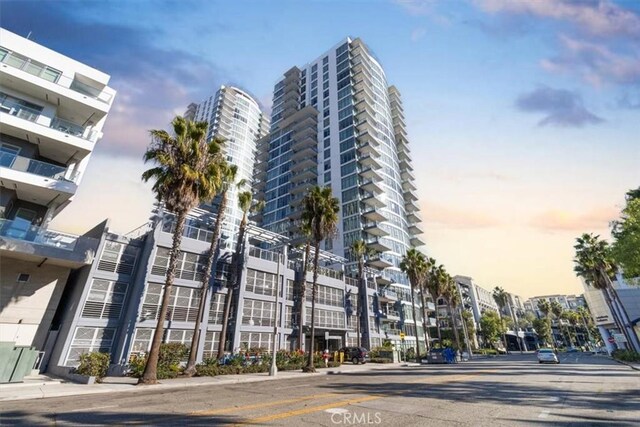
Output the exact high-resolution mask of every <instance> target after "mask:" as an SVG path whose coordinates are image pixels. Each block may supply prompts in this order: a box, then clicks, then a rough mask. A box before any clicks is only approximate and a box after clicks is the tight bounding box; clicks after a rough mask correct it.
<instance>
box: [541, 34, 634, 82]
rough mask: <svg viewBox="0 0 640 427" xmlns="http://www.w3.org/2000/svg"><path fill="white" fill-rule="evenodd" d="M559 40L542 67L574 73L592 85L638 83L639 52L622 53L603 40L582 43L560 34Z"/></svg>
mask: <svg viewBox="0 0 640 427" xmlns="http://www.w3.org/2000/svg"><path fill="white" fill-rule="evenodd" d="M560 41H561V43H560V45H561V49H560V53H559V54H557V55H556V56H554V57H552V58H550V59H545V60H543V61H542V62H541V65H542V67H543V68H544V69H546V70H548V71H552V72H566V71H572V72H577V73H579V74H581V75H582V77H583V78H584V79H585V80H586V81H587V82H589V83H591V84H593V85H595V86H600V85H602V84H604V83H608V82H612V83H617V84H622V85H625V84H633V83H639V82H640V53H639V52H636V53H631V52H626V53H623V54H621V53H617V52H615V51H613V50H612V49H610V48H608V47H607V46H606V45H604V44H603V43H595V42H585V41H581V40H577V39H575V38H572V37H569V36H566V35H562V36H560ZM639 43H640V41H639Z"/></svg>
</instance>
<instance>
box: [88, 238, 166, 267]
mask: <svg viewBox="0 0 640 427" xmlns="http://www.w3.org/2000/svg"><path fill="white" fill-rule="evenodd" d="M137 256H138V248H137V247H135V246H133V245H126V244H124V243H118V242H113V241H111V240H107V241H106V242H105V245H104V249H103V250H102V255H101V256H100V262H98V270H102V271H109V272H112V273H118V274H127V275H131V274H132V273H133V267H134V266H135V264H136V258H137ZM167 262H168V258H167Z"/></svg>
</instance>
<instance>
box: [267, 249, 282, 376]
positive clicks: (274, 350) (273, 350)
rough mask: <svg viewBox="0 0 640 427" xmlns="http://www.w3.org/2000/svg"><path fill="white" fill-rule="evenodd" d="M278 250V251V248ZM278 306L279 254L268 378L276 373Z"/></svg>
mask: <svg viewBox="0 0 640 427" xmlns="http://www.w3.org/2000/svg"><path fill="white" fill-rule="evenodd" d="M278 250H280V249H279V248H278ZM279 305H280V252H278V262H277V267H276V307H275V310H273V343H272V344H271V367H270V368H269V376H270V377H275V376H276V374H277V373H278V366H277V365H276V353H277V351H278V350H277V346H278V311H279V310H278V308H279Z"/></svg>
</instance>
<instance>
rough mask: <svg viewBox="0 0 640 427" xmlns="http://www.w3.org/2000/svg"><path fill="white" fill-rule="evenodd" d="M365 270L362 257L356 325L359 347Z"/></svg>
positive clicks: (359, 267) (359, 268) (359, 266)
mask: <svg viewBox="0 0 640 427" xmlns="http://www.w3.org/2000/svg"><path fill="white" fill-rule="evenodd" d="M363 272H364V265H363V263H362V257H360V258H359V259H358V298H357V299H356V300H357V302H358V303H357V306H356V312H357V313H356V318H357V324H358V326H357V327H356V329H357V336H358V338H357V339H358V341H357V343H358V347H361V346H362V342H361V341H360V325H361V324H362V322H361V319H360V317H361V316H362V313H363V310H362V295H363V292H366V291H364V289H365V287H364V277H362V274H363Z"/></svg>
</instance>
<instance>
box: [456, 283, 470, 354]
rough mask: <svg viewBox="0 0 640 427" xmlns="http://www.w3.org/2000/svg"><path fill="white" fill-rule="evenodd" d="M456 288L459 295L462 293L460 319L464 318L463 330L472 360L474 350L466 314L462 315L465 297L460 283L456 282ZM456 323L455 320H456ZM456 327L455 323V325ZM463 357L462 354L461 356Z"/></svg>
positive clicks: (459, 308)
mask: <svg viewBox="0 0 640 427" xmlns="http://www.w3.org/2000/svg"><path fill="white" fill-rule="evenodd" d="M456 288H458V295H460V305H461V306H462V307H458V310H459V311H460V320H462V332H463V333H464V340H465V341H466V342H467V350H469V360H471V359H472V358H473V356H472V353H473V351H472V350H471V344H470V343H469V333H468V331H467V321H466V319H465V318H464V316H463V315H462V312H463V311H464V310H463V308H464V299H463V298H462V290H461V289H460V285H459V284H458V283H456ZM454 324H455V322H454ZM454 327H455V325H454ZM461 357H462V356H461Z"/></svg>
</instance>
